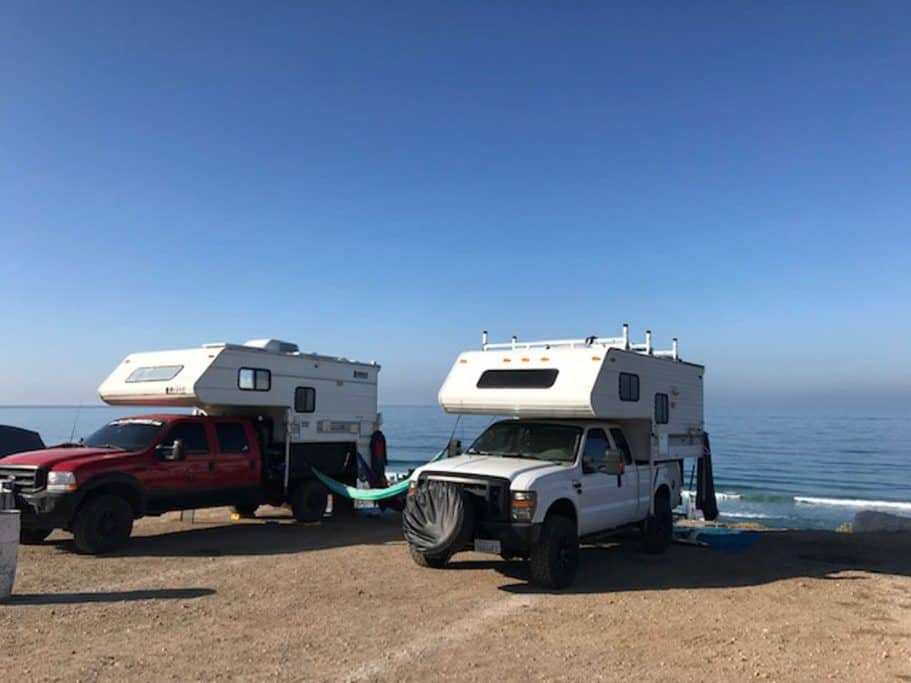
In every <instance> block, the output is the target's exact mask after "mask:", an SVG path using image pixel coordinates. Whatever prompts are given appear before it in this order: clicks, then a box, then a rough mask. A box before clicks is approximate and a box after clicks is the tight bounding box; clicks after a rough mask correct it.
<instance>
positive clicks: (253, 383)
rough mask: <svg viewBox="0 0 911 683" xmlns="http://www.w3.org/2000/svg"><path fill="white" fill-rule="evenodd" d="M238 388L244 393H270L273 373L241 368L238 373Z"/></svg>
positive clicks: (261, 369)
mask: <svg viewBox="0 0 911 683" xmlns="http://www.w3.org/2000/svg"><path fill="white" fill-rule="evenodd" d="M237 388H238V389H242V390H243V391H269V389H271V388H272V372H271V371H269V370H264V369H263V368H241V369H240V370H238V371H237Z"/></svg>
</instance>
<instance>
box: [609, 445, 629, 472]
mask: <svg viewBox="0 0 911 683" xmlns="http://www.w3.org/2000/svg"><path fill="white" fill-rule="evenodd" d="M606 455H607V457H606V460H605V461H604V473H605V474H623V472H624V470H626V461H625V460H624V458H623V451H621V450H618V449H616V448H608V449H607V454H606Z"/></svg>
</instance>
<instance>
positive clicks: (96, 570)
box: [0, 510, 911, 681]
mask: <svg viewBox="0 0 911 683" xmlns="http://www.w3.org/2000/svg"><path fill="white" fill-rule="evenodd" d="M267 514H268V515H269V516H267V517H266V518H265V519H263V518H260V519H257V520H244V521H238V522H232V521H230V518H229V514H228V511H227V510H211V511H205V512H199V513H197V516H196V521H195V522H194V523H192V524H190V523H185V522H180V521H178V520H177V518H176V516H174V515H170V516H167V517H165V518H160V519H148V520H142V521H140V522H138V523H137V525H136V530H135V532H134V538H133V540H132V542H131V544H130V546H129V547H128V548H127V549H125V550H124V551H123V552H121V553H119V554H117V555H116V556H108V557H103V558H95V557H84V556H79V555H76V554H74V553H73V552H72V543H71V541H70V539H69V537H68V536H67V535H66V534H64V533H59V532H58V533H55V534H54V535H53V536H51V538H50V539H49V540H48V542H47V543H45V544H44V545H42V546H35V547H23V548H21V549H20V555H19V565H20V570H19V575H18V578H17V584H16V588H15V595H14V597H13V598H12V599H11V600H10V601H8V602H7V603H6V604H0V672H2V673H3V678H4V679H6V680H67V681H74V680H81V681H92V680H119V679H123V678H124V677H129V678H131V679H135V680H150V681H152V680H154V681H159V680H171V679H174V680H178V679H179V680H188V679H207V680H209V679H232V680H233V679H238V680H264V679H282V680H289V679H312V680H383V679H396V680H429V679H446V678H449V679H477V680H488V679H499V680H523V681H527V680H538V679H552V680H564V679H567V680H581V679H585V680H590V679H595V680H598V679H604V680H615V679H616V680H619V679H631V678H633V677H635V678H636V679H638V680H696V679H700V680H744V679H753V678H758V679H768V680H787V681H807V680H829V679H841V680H864V681H873V680H882V681H889V680H891V681H896V680H903V681H911V578H909V577H911V536H908V535H895V534H893V535H878V534H874V535H850V534H836V533H819V532H765V533H762V534H760V537H759V540H758V541H757V542H756V543H755V544H754V545H753V546H752V547H751V548H749V549H748V550H745V551H742V552H737V553H733V552H723V551H719V550H709V549H705V548H695V547H688V546H683V545H674V546H673V547H672V548H671V549H670V550H669V551H668V552H667V553H666V554H665V555H662V556H657V557H655V556H647V555H643V554H641V553H639V552H638V549H637V546H636V544H635V543H634V542H632V541H621V542H619V543H618V542H611V543H605V544H602V545H597V546H586V547H585V549H584V550H583V553H582V562H583V566H582V570H581V572H580V576H579V578H578V580H577V582H576V584H575V585H573V586H572V587H571V588H570V589H567V590H565V591H559V592H553V593H549V592H544V591H540V590H537V589H534V588H532V587H530V586H529V585H528V584H527V583H526V581H525V578H526V573H525V568H524V565H522V564H521V563H518V562H509V563H507V562H502V561H500V560H499V559H496V560H492V559H490V558H489V557H488V556H482V555H476V554H472V553H466V554H462V555H457V556H456V557H455V558H454V562H453V564H452V566H451V568H449V569H446V570H432V569H420V568H418V567H417V566H415V565H414V564H412V562H411V559H410V558H409V556H408V553H407V550H406V549H405V547H404V545H403V542H402V540H401V534H400V531H399V519H398V517H397V516H394V515H390V516H387V517H383V518H378V519H377V518H374V519H364V518H361V519H347V520H343V519H337V520H334V519H330V520H326V521H325V522H323V523H322V524H319V525H312V526H303V525H296V524H294V523H292V522H291V520H289V519H288V518H287V517H286V516H285V514H284V513H283V512H282V511H280V510H269V511H267ZM262 516H263V515H262V514H261V517H262Z"/></svg>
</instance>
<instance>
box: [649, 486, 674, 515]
mask: <svg viewBox="0 0 911 683" xmlns="http://www.w3.org/2000/svg"><path fill="white" fill-rule="evenodd" d="M662 497H664V498H667V499H668V500H670V498H671V489H670V488H669V487H668V485H667V484H666V483H663V482H662V483H661V484H659V485H658V488H656V489H655V495H653V496H652V509H651V510H649V513H650V514H655V501H656V500H658V499H659V498H662Z"/></svg>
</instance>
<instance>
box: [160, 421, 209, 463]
mask: <svg viewBox="0 0 911 683" xmlns="http://www.w3.org/2000/svg"><path fill="white" fill-rule="evenodd" d="M177 439H180V440H181V441H183V447H184V451H185V452H186V453H187V455H194V454H195V455H198V454H200V453H208V452H209V437H207V436H206V428H205V425H203V424H202V423H201V422H178V423H177V424H176V425H174V427H173V429H171V431H170V432H169V433H168V435H167V437H165V443H169V442H172V441H176V440H177Z"/></svg>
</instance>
